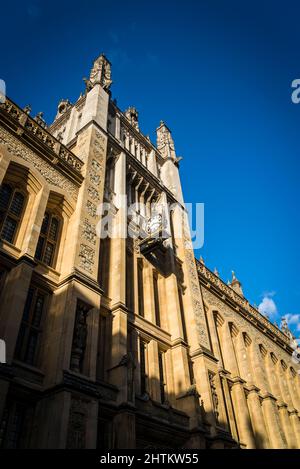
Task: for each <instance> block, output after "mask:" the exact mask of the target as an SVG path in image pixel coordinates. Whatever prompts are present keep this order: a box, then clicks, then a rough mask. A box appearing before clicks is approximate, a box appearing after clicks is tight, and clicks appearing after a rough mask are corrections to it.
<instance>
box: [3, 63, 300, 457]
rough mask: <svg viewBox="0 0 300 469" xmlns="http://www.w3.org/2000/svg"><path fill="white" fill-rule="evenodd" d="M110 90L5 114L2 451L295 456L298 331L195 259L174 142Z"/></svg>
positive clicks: (97, 77)
mask: <svg viewBox="0 0 300 469" xmlns="http://www.w3.org/2000/svg"><path fill="white" fill-rule="evenodd" d="M111 83H112V81H111V65H110V63H109V61H108V60H107V59H106V58H105V56H104V55H101V56H100V57H98V58H97V59H96V60H95V62H94V64H93V67H92V69H91V72H90V76H89V79H86V80H85V91H84V93H83V94H81V95H80V97H79V98H78V100H77V101H76V103H75V104H71V103H70V102H69V101H68V100H62V101H61V102H60V103H59V106H58V111H57V115H56V118H55V120H54V122H53V123H52V125H50V126H47V125H46V123H45V122H44V120H43V117H42V114H41V113H40V114H38V115H37V116H36V117H35V118H32V117H31V116H30V109H29V107H26V108H25V109H21V108H19V107H18V106H17V105H16V104H14V103H13V102H12V101H11V100H9V99H7V100H6V102H5V103H4V104H1V105H0V184H1V187H0V238H1V239H0V296H1V297H0V338H1V339H3V340H4V341H5V344H6V363H5V364H1V365H0V447H2V448H99V449H102V450H106V449H111V448H237V447H241V448H297V447H298V448H299V447H300V421H299V413H298V412H300V389H299V374H298V368H297V365H296V364H294V363H293V362H292V359H291V355H292V351H293V350H292V348H291V346H290V341H291V337H290V334H289V331H288V330H287V329H284V330H280V329H279V328H277V327H275V326H274V325H272V324H271V323H270V322H269V321H268V320H267V319H266V318H265V317H263V316H262V315H261V314H260V313H259V312H258V310H257V309H256V308H254V307H252V306H251V305H250V304H249V303H248V301H247V300H246V299H245V298H244V296H243V293H242V290H241V285H240V283H239V281H238V280H237V279H236V278H235V277H233V280H232V282H231V284H230V285H227V284H225V283H223V282H222V280H221V279H220V278H219V277H218V275H217V273H212V272H211V271H210V270H209V269H208V268H207V267H206V266H205V265H204V263H203V262H200V261H197V260H195V259H194V255H193V251H192V249H191V243H190V232H189V228H188V223H187V216H186V212H185V209H184V200H183V195H182V190H181V183H180V176H179V160H180V158H178V157H177V155H176V152H175V148H174V142H173V139H172V135H171V132H170V130H169V129H168V127H167V126H166V125H165V124H164V123H163V122H161V123H160V125H159V127H158V129H157V145H156V146H155V145H153V144H152V143H151V141H150V139H149V138H148V137H146V136H144V135H143V134H142V133H141V132H140V130H139V122H138V113H137V111H136V109H135V108H129V109H128V110H127V111H126V112H125V113H123V112H121V111H120V109H119V108H118V106H117V104H116V102H115V101H114V100H112V98H111V92H110V89H109V88H110V85H111ZM125 196H126V197H125ZM124 198H125V199H124ZM124 200H126V207H127V206H128V205H131V204H133V203H137V202H139V203H140V204H141V205H137V206H136V209H135V210H133V211H132V213H130V216H129V214H128V213H127V212H126V210H125V209H124ZM101 203H106V204H107V207H108V208H107V209H106V212H105V213H100V211H99V204H101ZM168 204H169V205H170V206H171V207H172V210H171V211H167V210H166V211H164V210H163V212H161V213H158V214H156V215H155V216H153V214H152V212H151V207H163V208H164V207H167V206H168ZM160 210H161V209H160ZM107 217H108V218H109V223H110V234H111V236H107V237H101V236H100V235H99V233H100V232H101V230H102V229H103V228H105V224H106V220H107V219H108V218H107ZM155 217H156V218H157V217H158V220H159V221H158V222H156V221H155V220H156V218H155ZM162 218H163V219H164V222H166V226H167V228H166V230H165V235H163V230H162V229H161V227H162V226H163V224H162ZM153 227H154V228H153ZM155 229H159V236H156V237H154V235H153V233H154V231H155ZM128 232H130V233H131V234H132V236H128V235H127V234H128ZM135 233H137V235H136V236H134V234H135Z"/></svg>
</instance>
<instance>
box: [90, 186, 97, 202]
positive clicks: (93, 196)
mask: <svg viewBox="0 0 300 469" xmlns="http://www.w3.org/2000/svg"><path fill="white" fill-rule="evenodd" d="M88 195H89V196H90V198H91V199H92V200H94V201H97V202H99V201H100V194H99V192H98V191H97V189H96V188H95V187H93V186H89V187H88Z"/></svg>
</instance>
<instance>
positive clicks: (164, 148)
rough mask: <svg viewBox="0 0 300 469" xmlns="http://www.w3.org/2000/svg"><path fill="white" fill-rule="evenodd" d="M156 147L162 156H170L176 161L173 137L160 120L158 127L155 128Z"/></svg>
mask: <svg viewBox="0 0 300 469" xmlns="http://www.w3.org/2000/svg"><path fill="white" fill-rule="evenodd" d="M156 135H157V149H158V150H159V152H160V153H161V155H162V156H163V157H164V158H172V160H174V161H176V153H175V146H174V141H173V137H172V134H171V131H170V129H169V128H168V127H167V126H166V124H165V123H164V122H163V121H160V125H159V127H158V128H157V129H156Z"/></svg>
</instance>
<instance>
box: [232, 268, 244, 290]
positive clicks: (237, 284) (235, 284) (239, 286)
mask: <svg viewBox="0 0 300 469" xmlns="http://www.w3.org/2000/svg"><path fill="white" fill-rule="evenodd" d="M231 274H232V279H231V283H230V286H231V287H232V288H233V290H235V291H236V292H237V293H238V294H239V295H241V296H244V294H243V290H242V284H241V282H240V281H239V280H238V279H237V278H236V275H235V273H234V271H233V270H232V271H231Z"/></svg>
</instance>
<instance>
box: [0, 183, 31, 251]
mask: <svg viewBox="0 0 300 469" xmlns="http://www.w3.org/2000/svg"><path fill="white" fill-rule="evenodd" d="M24 205H25V196H24V194H22V193H21V192H20V191H17V190H16V189H14V188H13V187H12V186H10V185H9V184H2V185H1V187H0V236H1V238H2V239H5V240H6V241H8V242H9V243H13V242H14V239H15V236H16V233H17V230H18V227H19V224H20V221H21V216H22V212H23V208H24Z"/></svg>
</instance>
